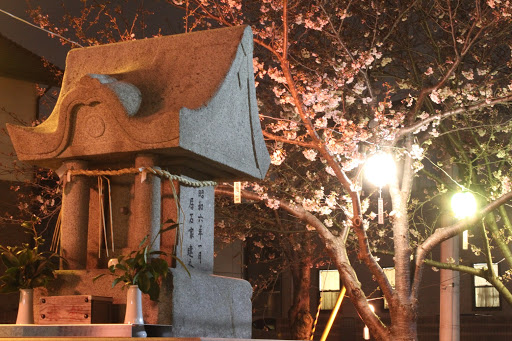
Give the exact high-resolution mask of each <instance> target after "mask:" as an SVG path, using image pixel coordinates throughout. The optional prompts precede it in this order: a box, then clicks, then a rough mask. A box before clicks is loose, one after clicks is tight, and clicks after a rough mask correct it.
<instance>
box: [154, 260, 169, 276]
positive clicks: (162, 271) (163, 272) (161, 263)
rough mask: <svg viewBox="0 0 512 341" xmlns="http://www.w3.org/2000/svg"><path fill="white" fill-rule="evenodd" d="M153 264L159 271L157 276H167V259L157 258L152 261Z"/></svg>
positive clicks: (156, 270)
mask: <svg viewBox="0 0 512 341" xmlns="http://www.w3.org/2000/svg"><path fill="white" fill-rule="evenodd" d="M151 266H152V267H153V269H154V270H155V272H156V273H157V276H155V277H158V276H162V277H165V276H167V272H168V271H169V264H168V263H167V261H166V260H165V259H162V258H155V259H153V260H152V261H151Z"/></svg>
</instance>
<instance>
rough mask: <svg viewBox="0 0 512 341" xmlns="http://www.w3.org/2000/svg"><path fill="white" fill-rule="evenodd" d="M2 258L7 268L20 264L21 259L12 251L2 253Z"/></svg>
mask: <svg viewBox="0 0 512 341" xmlns="http://www.w3.org/2000/svg"><path fill="white" fill-rule="evenodd" d="M1 259H2V263H3V264H4V265H5V266H6V267H7V268H10V267H14V266H19V265H20V261H19V260H18V258H17V257H16V256H15V255H13V254H12V253H10V252H4V253H2V257H1Z"/></svg>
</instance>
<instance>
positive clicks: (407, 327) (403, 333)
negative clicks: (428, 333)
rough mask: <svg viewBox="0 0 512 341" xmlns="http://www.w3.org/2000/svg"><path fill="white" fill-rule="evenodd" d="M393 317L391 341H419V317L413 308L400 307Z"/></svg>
mask: <svg viewBox="0 0 512 341" xmlns="http://www.w3.org/2000/svg"><path fill="white" fill-rule="evenodd" d="M392 315H393V316H392V317H391V319H392V323H391V326H390V331H391V335H390V337H389V340H392V341H417V340H418V336H417V328H416V326H417V322H416V321H417V316H416V313H415V312H414V311H413V307H412V306H411V305H409V306H404V305H400V306H399V307H398V309H396V311H395V312H394V313H393V314H392Z"/></svg>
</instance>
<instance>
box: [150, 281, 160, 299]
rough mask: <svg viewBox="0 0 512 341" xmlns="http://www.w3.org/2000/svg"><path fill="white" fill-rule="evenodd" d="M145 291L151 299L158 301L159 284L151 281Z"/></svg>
mask: <svg viewBox="0 0 512 341" xmlns="http://www.w3.org/2000/svg"><path fill="white" fill-rule="evenodd" d="M147 293H148V294H149V299H150V300H151V301H156V302H158V297H159V296H160V286H159V285H158V283H156V282H152V283H151V285H150V287H149V290H148V292H147Z"/></svg>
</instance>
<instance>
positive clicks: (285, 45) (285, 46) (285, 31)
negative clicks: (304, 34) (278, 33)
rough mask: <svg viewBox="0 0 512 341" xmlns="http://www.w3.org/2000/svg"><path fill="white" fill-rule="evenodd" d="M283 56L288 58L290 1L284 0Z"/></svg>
mask: <svg viewBox="0 0 512 341" xmlns="http://www.w3.org/2000/svg"><path fill="white" fill-rule="evenodd" d="M283 58H284V59H286V58H288V1H287V0H284V1H283Z"/></svg>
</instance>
